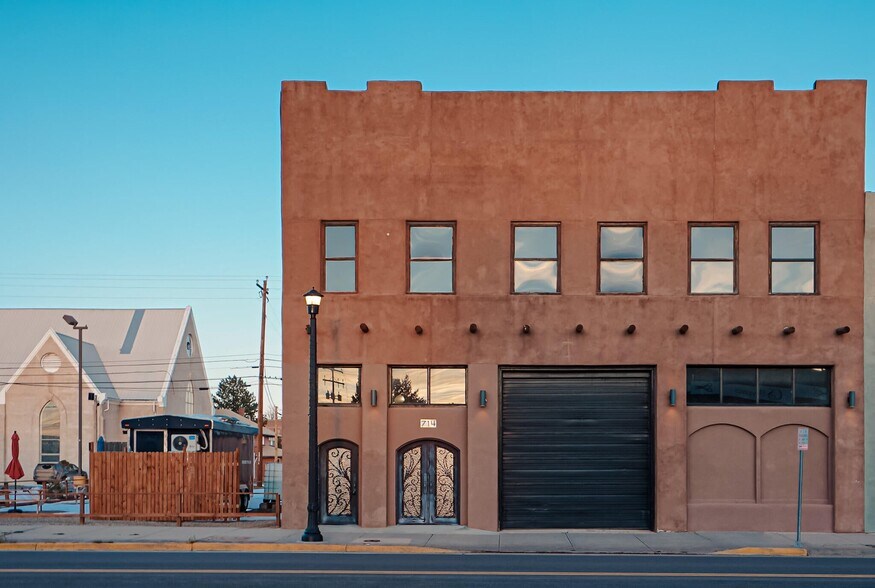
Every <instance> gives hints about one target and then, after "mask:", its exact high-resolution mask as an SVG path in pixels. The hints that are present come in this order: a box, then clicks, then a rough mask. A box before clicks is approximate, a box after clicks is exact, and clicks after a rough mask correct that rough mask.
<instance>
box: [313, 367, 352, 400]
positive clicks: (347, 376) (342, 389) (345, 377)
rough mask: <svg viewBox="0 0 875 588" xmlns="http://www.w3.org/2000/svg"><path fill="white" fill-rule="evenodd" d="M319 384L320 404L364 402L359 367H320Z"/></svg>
mask: <svg viewBox="0 0 875 588" xmlns="http://www.w3.org/2000/svg"><path fill="white" fill-rule="evenodd" d="M317 385H318V386H319V391H318V393H317V397H318V399H319V403H320V404H361V402H362V394H361V387H360V383H359V368H357V367H336V366H332V367H320V368H319V374H318V382H317Z"/></svg>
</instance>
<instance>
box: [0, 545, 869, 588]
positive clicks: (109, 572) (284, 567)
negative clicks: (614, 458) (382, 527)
mask: <svg viewBox="0 0 875 588" xmlns="http://www.w3.org/2000/svg"><path fill="white" fill-rule="evenodd" d="M315 584H318V585H320V586H345V587H349V586H352V585H354V586H379V587H381V588H385V587H387V586H429V587H434V586H440V587H441V588H443V587H444V586H508V585H511V586H535V585H537V586H539V587H541V586H567V585H569V584H577V585H580V584H588V585H592V586H671V587H677V586H703V585H707V586H709V587H710V586H712V585H715V586H773V585H785V586H866V585H875V559H866V558H837V557H836V558H814V557H752V556H745V557H734V556H668V555H654V556H651V555H642V556H620V555H550V554H540V555H536V554H533V555H528V554H525V555H520V554H398V555H395V554H382V553H379V554H378V553H260V552H258V553H245V552H223V553H215V552H213V553H170V552H157V551H155V552H118V551H107V552H52V551H44V552H21V551H0V585H2V586H3V587H4V588H6V587H13V586H28V587H34V586H64V587H65V588H66V587H68V586H88V587H89V588H95V587H102V586H113V587H116V586H150V587H152V588H155V587H160V588H166V587H169V586H186V587H188V588H190V587H191V586H235V587H239V586H242V585H245V586H287V585H295V586H308V585H315Z"/></svg>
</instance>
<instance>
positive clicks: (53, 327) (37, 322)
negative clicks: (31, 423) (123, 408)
mask: <svg viewBox="0 0 875 588" xmlns="http://www.w3.org/2000/svg"><path fill="white" fill-rule="evenodd" d="M65 314H69V315H72V316H74V317H75V318H76V320H78V321H79V324H81V325H87V326H88V329H87V330H85V331H84V332H83V347H82V355H83V362H82V365H83V369H84V372H85V374H86V376H87V379H89V380H90V381H91V382H92V383H93V385H94V387H96V388H97V389H98V390H99V391H100V392H101V393H103V394H105V395H106V396H108V397H110V398H114V397H117V398H119V399H121V400H156V399H157V398H159V397H160V396H161V395H162V394H163V393H164V391H165V390H166V387H167V383H168V381H169V378H170V374H171V372H172V369H173V366H174V364H175V362H176V359H177V358H176V354H177V352H178V350H179V346H180V342H181V339H180V336H181V335H180V333H182V332H183V330H184V329H185V325H186V323H187V322H188V318H189V316H190V314H191V308H190V307H186V308H172V309H129V310H115V309H112V310H104V309H0V398H2V397H3V396H4V395H5V389H6V388H7V387H8V384H9V382H10V381H12V378H13V376H16V375H17V374H18V373H20V372H21V370H22V369H23V368H24V366H23V364H24V363H25V361H26V360H28V358H30V357H31V356H33V354H34V353H35V352H37V351H38V349H37V347H39V346H41V345H42V344H43V343H44V342H45V340H46V338H47V337H48V336H50V332H53V333H54V335H51V336H53V337H56V340H58V341H60V343H61V344H62V345H63V347H64V348H66V350H67V351H68V352H69V357H70V359H71V360H72V361H73V362H74V363H75V362H77V361H78V360H79V341H78V334H77V333H76V331H74V330H73V328H72V327H70V326H69V325H68V324H67V323H66V322H64V319H63V316H64V315H65ZM65 355H66V354H65ZM198 361H200V359H198Z"/></svg>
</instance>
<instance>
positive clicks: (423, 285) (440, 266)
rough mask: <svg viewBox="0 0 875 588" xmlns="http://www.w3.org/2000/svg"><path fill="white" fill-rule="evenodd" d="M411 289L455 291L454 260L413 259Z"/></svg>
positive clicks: (436, 291) (441, 291)
mask: <svg viewBox="0 0 875 588" xmlns="http://www.w3.org/2000/svg"><path fill="white" fill-rule="evenodd" d="M410 291H411V292H432V293H438V294H441V293H447V292H452V291H453V262H452V261H411V262H410Z"/></svg>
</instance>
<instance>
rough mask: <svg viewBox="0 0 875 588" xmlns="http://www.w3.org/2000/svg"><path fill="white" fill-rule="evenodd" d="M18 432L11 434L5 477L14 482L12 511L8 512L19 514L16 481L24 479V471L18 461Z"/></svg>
mask: <svg viewBox="0 0 875 588" xmlns="http://www.w3.org/2000/svg"><path fill="white" fill-rule="evenodd" d="M18 453H19V448H18V431H13V432H12V461H10V462H9V465H8V466H6V475H7V476H9V477H10V478H12V479H13V480H15V494H13V495H12V510H10V511H9V512H21V511H20V510H19V509H18V508H17V506H18V505H17V502H18V480H19V478H23V477H24V469H22V467H21V462H20V461H18Z"/></svg>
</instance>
